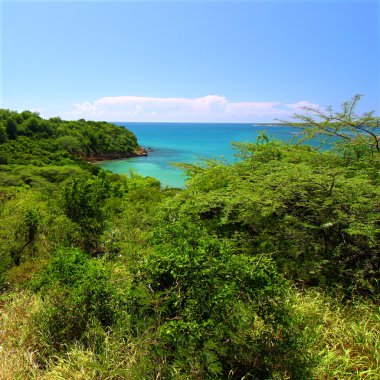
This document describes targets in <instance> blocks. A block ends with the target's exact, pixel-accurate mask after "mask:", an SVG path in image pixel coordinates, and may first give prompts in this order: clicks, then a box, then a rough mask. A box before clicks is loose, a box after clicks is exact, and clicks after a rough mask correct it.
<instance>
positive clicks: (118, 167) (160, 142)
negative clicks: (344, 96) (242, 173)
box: [99, 122, 299, 187]
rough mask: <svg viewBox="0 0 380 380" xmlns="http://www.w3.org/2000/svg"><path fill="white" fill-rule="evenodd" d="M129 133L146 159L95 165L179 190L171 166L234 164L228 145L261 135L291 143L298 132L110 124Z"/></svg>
mask: <svg viewBox="0 0 380 380" xmlns="http://www.w3.org/2000/svg"><path fill="white" fill-rule="evenodd" d="M114 124H116V125H120V126H124V127H126V128H127V129H129V130H131V131H132V132H133V133H134V134H135V135H136V137H137V139H138V142H139V144H140V145H141V146H142V147H144V148H151V149H152V151H151V152H149V154H148V156H147V157H133V158H128V159H121V160H114V161H105V162H102V163H100V164H99V165H100V166H101V167H103V168H104V169H107V170H110V171H112V172H114V173H120V174H128V173H129V172H130V170H134V171H136V172H137V173H139V174H141V175H143V176H152V177H155V178H157V179H158V180H160V182H161V183H162V185H163V186H171V187H183V186H184V185H185V176H184V173H183V172H182V171H181V170H180V169H179V168H177V167H175V166H173V165H172V164H173V162H186V163H196V162H199V161H201V160H202V159H208V158H219V159H224V160H226V161H227V162H230V163H231V162H234V161H236V160H237V158H236V157H235V156H234V153H236V152H235V150H234V149H233V146H232V145H231V142H233V141H234V142H256V140H257V137H258V136H259V135H260V134H261V133H262V131H265V133H266V135H267V136H268V137H269V139H276V140H281V141H284V142H291V141H292V140H294V138H295V137H296V136H297V134H298V133H299V130H298V129H296V128H294V127H289V126H283V125H281V126H278V125H277V126H276V125H254V124H241V123H141V122H140V123H130V122H128V123H123V122H119V123H114Z"/></svg>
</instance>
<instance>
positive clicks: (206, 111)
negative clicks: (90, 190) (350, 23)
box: [60, 95, 319, 123]
mask: <svg viewBox="0 0 380 380" xmlns="http://www.w3.org/2000/svg"><path fill="white" fill-rule="evenodd" d="M303 107H313V108H319V105H318V104H314V103H310V102H308V101H305V100H303V101H298V102H296V103H290V104H286V103H281V102H231V101H229V100H228V99H227V98H226V97H224V96H219V95H207V96H204V97H201V98H159V97H143V96H109V97H102V98H100V99H97V100H95V101H93V102H89V101H86V102H83V103H76V104H74V109H73V110H71V111H68V112H64V113H62V114H61V115H60V116H62V117H63V118H65V119H82V118H83V119H91V120H107V121H150V122H153V121H157V122H248V123H249V122H273V121H275V120H276V119H284V118H289V117H290V116H291V115H293V114H294V113H295V112H300V111H301V110H302V108H303Z"/></svg>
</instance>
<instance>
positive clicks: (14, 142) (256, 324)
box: [0, 111, 380, 379]
mask: <svg viewBox="0 0 380 380" xmlns="http://www.w3.org/2000/svg"><path fill="white" fill-rule="evenodd" d="M22 115H24V116H25V115H27V117H25V118H24V116H22ZM1 117H2V121H1V123H2V124H1V127H0V136H3V137H2V138H3V140H2V143H1V145H0V149H1V150H0V155H2V157H3V161H2V165H0V186H1V187H0V266H1V267H0V276H1V277H0V283H1V287H2V295H1V299H0V302H1V303H0V378H1V379H243V378H244V379H248V378H252V379H362V378H368V379H376V378H379V376H380V356H379V351H378V348H379V308H378V301H379V298H378V296H379V279H380V278H379V259H378V258H379V251H380V248H379V247H380V244H379V243H380V186H379V182H380V171H379V169H380V154H377V152H376V149H374V146H375V145H374V144H373V142H374V140H371V139H372V138H373V137H372V136H369V137H368V136H366V134H365V133H364V134H363V133H361V134H360V136H359V140H358V138H357V137H358V136H356V135H349V136H351V137H352V138H349V139H344V140H346V141H340V142H339V146H338V147H337V148H336V150H331V151H328V152H320V151H318V150H316V149H314V148H311V147H309V146H307V145H287V144H283V143H280V142H277V141H268V139H267V138H266V136H265V135H264V134H263V135H262V136H261V137H260V138H259V139H258V141H257V142H256V143H248V144H246V143H245V144H241V143H236V144H235V146H236V149H237V154H238V155H240V157H241V160H240V161H239V162H237V163H235V164H231V165H227V164H226V163H223V162H218V161H216V160H210V161H207V162H204V163H201V164H199V165H189V164H181V166H182V167H183V168H184V169H185V170H186V171H187V173H188V176H189V180H188V182H187V187H186V189H184V190H180V189H170V188H162V187H161V186H160V183H159V182H158V181H157V180H155V179H154V178H149V177H147V178H142V177H141V176H139V175H137V174H135V173H131V174H130V175H129V176H121V175H117V174H113V173H110V172H106V171H104V170H101V169H99V168H98V167H96V166H92V165H90V164H88V163H86V162H85V161H82V160H81V159H80V157H85V156H86V155H87V154H89V152H91V153H92V152H101V153H102V152H105V151H107V152H111V153H112V152H113V151H118V152H120V151H121V150H122V149H123V148H122V147H121V146H120V145H117V146H112V145H111V142H110V143H109V145H107V143H106V142H104V141H105V140H102V139H106V137H103V138H100V137H99V136H105V135H107V134H108V135H109V134H110V131H111V130H112V131H113V132H112V133H114V134H115V135H114V138H113V141H112V143H114V144H116V142H115V141H119V142H120V144H121V145H122V143H121V141H123V139H125V137H126V136H127V137H130V134H129V132H122V131H121V130H120V129H113V127H111V126H110V125H109V124H105V123H100V124H99V123H92V122H84V121H79V122H64V121H61V120H59V119H50V120H48V121H46V120H43V119H41V118H39V117H38V116H37V115H35V114H31V113H28V112H26V113H21V114H17V113H14V112H9V111H2V112H1ZM31 118H32V119H33V120H38V123H37V124H38V125H39V126H40V127H39V128H37V129H36V130H33V129H31V128H30V127H26V124H27V125H30V122H29V123H27V120H29V119H31ZM351 119H352V117H351ZM9 120H17V122H15V123H13V122H12V121H11V122H10V121H9ZM22 120H23V121H22ZM359 121H360V120H359ZM55 123H56V124H55ZM32 124H33V123H32ZM8 125H16V132H15V133H13V134H12V131H13V130H14V128H13V129H12V128H11V127H8ZM43 125H47V126H49V127H47V129H46V130H42V129H43V128H42V126H43ZM73 125H76V128H73ZM374 125H376V124H374ZM314 127H315V126H314ZM335 127H338V126H337V125H335ZM103 128H104V129H103ZM302 128H303V130H305V128H304V127H302ZM345 128H346V129H347V128H349V126H347V125H346V127H345ZM352 128H353V127H352ZM371 128H373V131H375V132H376V129H375V126H374V127H371ZM76 129H78V130H77V131H76V133H77V134H74V132H73V131H74V130H76ZM335 129H336V128H335ZM346 129H345V130H346ZM48 130H49V131H50V132H47V131H48ZM1 131H3V132H1ZM371 131H372V129H371ZM306 132H307V131H306ZM1 133H2V134H1ZM119 133H120V136H119V135H118V134H119ZM125 133H127V135H126V134H125ZM89 136H98V137H99V138H98V137H96V138H95V137H93V138H91V137H89ZM66 137H68V138H69V140H67V141H73V140H72V138H74V139H76V143H75V144H74V145H75V146H76V148H75V149H76V150H70V149H68V145H64V144H63V145H62V139H63V138H66ZM96 139H98V140H96ZM95 141H98V142H97V143H95ZM101 141H103V142H101ZM129 141H130V144H132V142H133V144H132V145H130V147H131V149H138V148H137V143H136V141H135V140H134V139H133V138H131V139H130V140H129ZM54 144H58V145H59V144H61V145H60V147H61V148H59V149H58V148H57V146H58V145H54ZM103 144H104V145H103ZM118 144H119V143H118ZM70 146H71V145H70ZM56 148H57V149H56ZM12 149H13V150H12ZM128 149H129V148H128ZM84 153H85V154H84Z"/></svg>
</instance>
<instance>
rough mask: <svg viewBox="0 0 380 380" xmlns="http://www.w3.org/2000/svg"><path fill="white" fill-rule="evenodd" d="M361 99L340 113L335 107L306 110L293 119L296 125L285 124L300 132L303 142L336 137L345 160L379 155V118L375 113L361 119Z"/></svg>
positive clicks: (359, 97)
mask: <svg viewBox="0 0 380 380" xmlns="http://www.w3.org/2000/svg"><path fill="white" fill-rule="evenodd" d="M361 97H362V95H355V96H354V97H353V98H352V99H351V100H350V101H346V102H344V103H343V104H342V110H341V111H340V112H336V111H334V110H333V109H332V107H327V109H326V110H322V109H318V108H314V107H303V110H304V111H305V112H306V113H302V114H295V115H294V116H293V119H295V120H297V122H296V123H289V122H287V121H285V123H286V124H290V125H293V126H295V127H298V128H301V130H302V132H303V135H304V137H303V140H309V139H312V138H314V137H315V136H316V135H326V136H334V137H337V138H338V144H339V148H340V149H341V150H342V152H343V154H344V155H346V156H347V155H348V156H353V157H355V158H362V157H363V156H366V155H368V154H371V155H373V154H380V126H379V117H376V116H375V115H374V112H366V113H364V114H363V115H361V116H359V115H357V114H356V108H357V105H358V103H359V101H360V99H361ZM300 123H301V124H300Z"/></svg>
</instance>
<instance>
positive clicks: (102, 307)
mask: <svg viewBox="0 0 380 380" xmlns="http://www.w3.org/2000/svg"><path fill="white" fill-rule="evenodd" d="M110 277H111V272H110V269H109V268H108V267H107V265H106V264H105V263H104V262H103V261H102V260H96V259H90V258H89V257H88V256H87V255H86V254H85V253H83V252H81V251H79V250H75V249H62V250H60V251H58V252H57V253H56V254H55V255H54V257H53V259H52V261H51V263H50V264H49V265H48V266H47V267H46V268H45V269H44V270H43V271H42V272H41V273H40V275H39V276H38V277H37V278H36V279H35V280H34V284H33V288H34V289H36V290H41V291H42V294H43V299H44V300H45V306H46V309H45V310H43V311H42V312H41V313H39V314H38V315H36V323H37V325H38V326H39V328H40V330H41V334H42V336H43V338H44V339H45V340H46V342H48V343H49V344H51V345H52V346H53V347H54V348H59V347H62V345H65V344H67V343H69V342H73V341H83V342H87V341H88V339H91V337H89V336H88V334H87V335H86V333H88V332H89V330H91V328H93V329H98V332H101V331H102V328H106V327H108V326H111V325H112V324H113V323H114V322H115V319H116V316H117V314H118V299H117V292H116V289H115V287H114V286H113V284H112V282H111V281H110ZM100 335H101V334H100ZM99 338H101V336H100V337H99Z"/></svg>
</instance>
